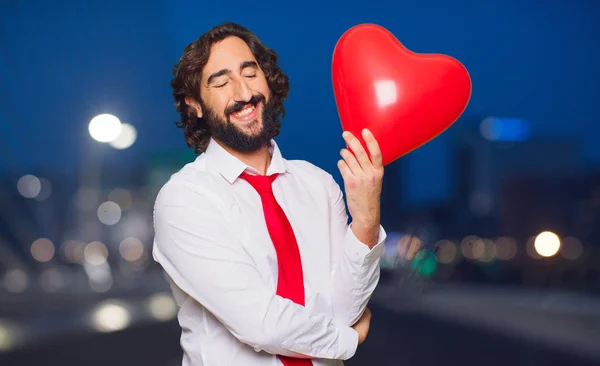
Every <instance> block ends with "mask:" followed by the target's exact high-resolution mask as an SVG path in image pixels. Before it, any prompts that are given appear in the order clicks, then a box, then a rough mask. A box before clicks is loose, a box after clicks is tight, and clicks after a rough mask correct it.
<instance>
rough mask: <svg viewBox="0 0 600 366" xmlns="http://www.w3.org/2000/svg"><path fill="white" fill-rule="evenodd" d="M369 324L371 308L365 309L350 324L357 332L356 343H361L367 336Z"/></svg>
mask: <svg viewBox="0 0 600 366" xmlns="http://www.w3.org/2000/svg"><path fill="white" fill-rule="evenodd" d="M370 326H371V310H369V308H366V309H365V312H364V313H363V315H361V317H360V319H358V321H357V322H356V324H354V325H353V326H352V328H353V329H354V330H355V331H357V332H358V344H361V343H362V342H364V341H365V339H366V338H367V334H368V333H369V327H370Z"/></svg>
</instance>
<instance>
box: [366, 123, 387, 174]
mask: <svg viewBox="0 0 600 366" xmlns="http://www.w3.org/2000/svg"><path fill="white" fill-rule="evenodd" d="M362 134H363V138H364V139H365V143H366V144H367V148H368V149H369V155H370V156H371V163H373V166H374V167H375V169H380V168H383V159H382V156H381V149H380V148H379V143H378V142H377V140H376V139H375V136H373V133H371V131H369V130H368V129H366V128H365V129H364V130H363V131H362Z"/></svg>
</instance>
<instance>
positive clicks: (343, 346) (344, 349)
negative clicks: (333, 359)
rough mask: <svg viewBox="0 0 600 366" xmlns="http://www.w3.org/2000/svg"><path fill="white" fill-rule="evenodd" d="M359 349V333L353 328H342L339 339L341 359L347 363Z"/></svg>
mask: <svg viewBox="0 0 600 366" xmlns="http://www.w3.org/2000/svg"><path fill="white" fill-rule="evenodd" d="M357 348H358V332H357V331H355V330H354V328H351V327H341V328H340V337H339V352H338V353H339V355H340V359H341V360H343V361H346V360H348V359H350V358H352V357H354V354H355V353H356V349H357Z"/></svg>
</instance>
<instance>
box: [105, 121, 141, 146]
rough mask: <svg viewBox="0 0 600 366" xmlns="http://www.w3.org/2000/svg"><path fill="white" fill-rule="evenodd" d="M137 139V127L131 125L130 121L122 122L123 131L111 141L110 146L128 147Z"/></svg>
mask: <svg viewBox="0 0 600 366" xmlns="http://www.w3.org/2000/svg"><path fill="white" fill-rule="evenodd" d="M136 139H137V130H136V129H135V127H133V126H132V125H130V124H129V123H122V124H121V133H120V134H119V136H117V138H116V139H114V140H113V141H111V142H110V146H112V147H114V148H115V149H119V150H123V149H127V148H128V147H130V146H131V145H133V143H134V142H135V140H136Z"/></svg>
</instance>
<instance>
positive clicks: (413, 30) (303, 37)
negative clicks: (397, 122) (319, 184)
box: [0, 0, 600, 201]
mask: <svg viewBox="0 0 600 366" xmlns="http://www.w3.org/2000/svg"><path fill="white" fill-rule="evenodd" d="M55 3H58V4H59V5H55ZM142 3H143V2H139V1H135V2H134V1H116V0H108V1H107V0H101V1H100V0H90V1H60V2H54V1H28V2H23V1H10V0H9V1H3V2H2V4H1V5H0V136H1V137H2V142H3V148H2V149H0V155H1V156H2V158H0V173H2V172H10V173H11V174H17V175H18V174H26V173H36V172H38V171H46V170H53V171H56V172H59V173H61V174H71V173H73V172H75V171H76V169H78V164H79V162H80V159H81V156H82V153H81V151H82V150H83V149H85V146H86V145H87V144H93V143H94V142H92V141H91V139H90V138H89V135H88V132H87V124H88V122H89V120H90V119H91V118H92V117H93V116H95V115H97V114H100V113H112V114H115V115H117V116H118V117H119V118H120V119H121V120H122V121H123V122H128V123H131V124H133V125H135V126H136V128H137V129H138V140H137V142H136V144H135V145H134V146H133V147H132V148H130V149H128V150H125V151H111V150H110V148H107V151H106V152H105V153H106V154H107V158H106V161H107V162H108V163H109V164H113V165H114V166H119V167H121V168H123V167H130V166H139V165H144V164H146V162H147V160H148V158H149V156H150V154H152V153H157V152H161V151H186V149H187V147H186V146H185V143H184V139H183V133H182V131H181V130H180V129H178V128H176V127H175V126H174V121H175V119H176V118H177V114H176V112H175V109H174V107H173V103H172V98H171V89H170V87H169V81H170V79H171V67H172V65H173V64H174V63H175V62H176V61H177V59H178V58H179V56H180V54H181V52H182V49H183V47H185V46H186V45H187V44H188V43H189V42H191V41H193V40H194V39H195V38H197V37H198V36H199V35H200V34H201V33H202V32H204V31H206V30H207V29H208V28H210V27H212V26H213V25H215V24H218V23H221V22H224V21H228V20H230V21H234V22H238V23H240V24H242V25H244V26H246V27H248V28H250V29H251V30H252V31H254V32H255V33H257V35H258V36H259V37H260V38H261V39H262V40H263V41H264V42H265V43H266V44H267V45H268V46H269V47H271V48H273V49H275V50H276V51H277V52H278V54H279V56H280V62H281V65H282V67H283V69H284V71H285V72H286V73H287V74H288V75H289V77H290V83H291V92H290V97H289V99H288V101H287V103H286V108H287V116H286V119H285V120H284V122H283V129H282V134H281V136H280V137H279V138H278V143H279V144H280V146H281V148H282V151H283V153H284V156H285V157H287V158H288V159H297V158H299V159H306V160H309V161H311V162H313V163H315V164H317V165H319V166H321V167H322V168H324V169H326V170H328V171H330V172H332V173H334V174H337V173H336V171H337V168H336V166H335V163H336V161H337V160H338V158H339V154H338V152H339V149H340V148H341V147H342V146H343V142H342V139H341V127H340V123H339V118H338V116H337V110H336V107H335V101H334V97H333V89H332V85H331V71H330V67H331V55H332V52H333V48H334V46H335V43H336V41H337V39H338V38H339V36H341V34H342V33H343V32H344V31H345V30H347V29H348V28H350V27H351V26H353V25H356V24H359V23H376V24H380V25H382V26H384V27H386V28H388V29H389V30H390V31H391V32H392V33H394V34H395V35H396V37H397V38H398V39H400V40H401V41H402V42H403V43H404V44H405V46H407V47H408V48H409V49H411V50H413V51H415V52H422V53H445V54H449V55H451V56H453V57H455V58H457V59H458V60H460V61H461V62H462V63H463V64H464V65H465V66H466V67H467V69H468V70H469V72H470V74H471V77H472V80H473V94H472V98H471V102H470V104H469V106H468V108H467V110H466V111H465V113H464V117H465V118H468V117H480V116H489V115H493V116H505V117H519V118H526V119H528V120H529V121H530V122H531V124H532V126H533V134H534V136H543V135H560V136H563V137H565V138H569V139H575V140H580V141H581V143H582V153H583V155H582V158H583V159H584V160H585V161H586V162H588V163H590V164H593V165H596V166H597V165H598V163H600V147H598V145H597V142H596V140H597V137H596V136H597V135H598V134H599V133H600V127H599V123H598V122H600V121H599V120H600V118H599V115H600V114H599V113H598V110H597V109H596V107H597V105H598V101H597V100H598V97H599V94H600V93H599V92H598V85H600V71H599V70H600V68H599V67H598V65H599V64H600V61H599V60H600V52H599V50H600V40H599V35H600V23H599V22H598V20H597V19H598V18H597V17H598V15H599V14H600V3H599V2H597V1H593V0H573V1H566V0H562V1H559V0H548V1H533V0H502V1H500V0H493V1H478V0H455V1H445V0H420V1H416V0H412V1H378V0H375V1H369V2H364V1H356V0H346V1H329V2H323V1H321V2H316V1H301V2H285V5H284V2H281V1H260V2H247V1H244V2H242V1H236V0H231V1H228V2H219V1H212V2H204V1H189V0H182V1H177V2H169V1H152V2H148V3H147V4H145V5H142V6H140V4H142ZM325 3H327V5H323V4H325ZM467 123H468V122H466V121H459V122H457V123H456V124H455V125H454V126H453V127H451V129H450V130H448V132H447V133H444V134H442V135H441V136H440V137H438V138H437V139H436V140H434V141H433V142H431V143H429V144H427V145H426V146H424V147H422V148H420V149H419V150H417V151H415V152H413V153H411V154H409V155H408V156H406V157H405V158H403V159H402V160H401V161H399V162H397V163H394V164H401V169H402V170H403V172H405V173H406V174H405V177H404V178H403V179H404V182H403V184H404V185H405V186H406V187H407V188H406V189H405V190H404V191H403V195H406V196H407V197H410V199H411V200H414V201H436V200H440V199H443V198H444V197H445V196H446V195H447V194H448V189H449V188H448V187H449V184H448V182H449V181H451V180H452V179H453V172H452V167H451V166H450V164H449V162H448V155H449V150H450V142H451V141H450V134H451V133H452V132H453V131H454V130H459V129H461V128H467V127H469V126H466V124H467Z"/></svg>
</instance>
